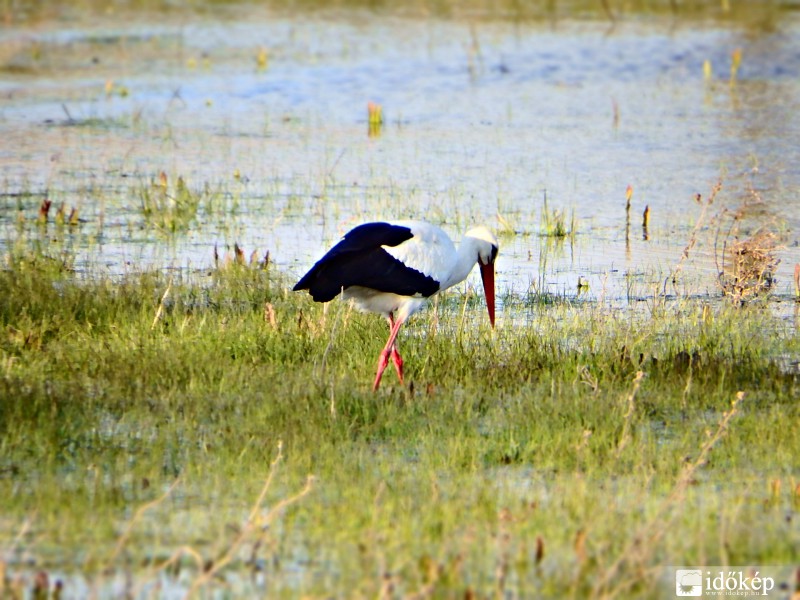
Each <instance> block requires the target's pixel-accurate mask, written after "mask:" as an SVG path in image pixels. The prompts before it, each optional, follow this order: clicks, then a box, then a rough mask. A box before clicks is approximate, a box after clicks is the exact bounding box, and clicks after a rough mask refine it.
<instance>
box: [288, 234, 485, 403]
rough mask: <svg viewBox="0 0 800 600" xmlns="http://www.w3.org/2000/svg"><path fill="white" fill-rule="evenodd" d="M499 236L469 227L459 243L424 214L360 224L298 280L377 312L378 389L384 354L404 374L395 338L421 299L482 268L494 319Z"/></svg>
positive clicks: (326, 296) (327, 296) (319, 296)
mask: <svg viewBox="0 0 800 600" xmlns="http://www.w3.org/2000/svg"><path fill="white" fill-rule="evenodd" d="M497 251H498V245H497V239H496V238H495V236H494V235H493V234H492V232H491V231H489V230H488V229H487V228H486V227H483V226H479V227H475V228H473V229H470V230H469V231H468V232H467V233H466V234H465V235H464V239H463V240H462V242H461V245H460V246H459V248H458V249H456V247H455V245H454V244H453V242H452V240H451V239H450V238H449V237H448V235H447V234H446V233H445V232H444V231H443V230H442V229H440V228H439V227H436V226H435V225H431V224H430V223H425V222H423V221H396V222H392V223H385V222H380V223H365V224H364V225H359V226H358V227H356V228H355V229H353V230H351V231H350V232H348V233H347V234H345V236H344V238H343V239H342V240H341V241H340V242H339V243H338V244H337V245H336V246H334V247H333V248H331V250H330V251H329V252H328V253H327V254H326V255H325V256H323V257H322V258H321V259H320V260H319V261H318V262H317V263H316V264H315V265H314V266H313V267H312V268H311V270H310V271H309V272H308V273H306V275H305V276H303V278H302V279H300V281H299V282H298V283H297V285H295V287H294V290H308V291H309V293H310V294H311V296H312V297H313V298H314V300H316V301H318V302H328V301H329V300H332V299H333V298H335V297H336V296H337V295H339V294H340V293H342V294H343V297H345V298H348V299H351V300H353V302H354V303H355V305H356V306H357V307H358V308H359V309H361V310H364V311H369V312H375V313H379V314H382V315H383V316H384V317H386V319H387V320H388V321H389V327H390V333H389V339H388V341H387V342H386V346H385V347H384V349H383V351H382V352H381V356H380V359H379V361H378V371H377V373H376V375H375V381H374V383H373V389H376V390H377V389H378V386H379V385H380V381H381V376H382V375H383V371H384V370H385V368H386V366H387V364H388V362H389V357H390V356H391V357H392V360H393V362H394V365H395V369H396V371H397V375H398V377H399V378H400V382H401V383H402V381H403V361H402V358H400V354H399V353H398V351H397V345H396V337H397V333H398V331H399V330H400V327H401V326H402V324H403V323H404V322H405V321H406V320H407V319H408V317H410V316H411V315H412V314H414V313H415V312H417V311H418V310H419V309H420V308H422V306H423V305H424V304H425V300H426V299H427V298H430V297H431V296H433V295H434V294H436V293H438V292H440V291H442V290H445V289H447V288H449V287H452V286H453V285H455V284H457V283H459V282H461V281H463V280H464V279H466V278H467V276H468V275H469V273H470V271H472V268H473V267H474V266H475V264H476V263H477V264H478V265H479V266H480V269H481V277H482V279H483V286H484V293H485V296H486V305H487V308H488V311H489V320H490V322H491V324H492V326H494V261H495V258H496V257H497Z"/></svg>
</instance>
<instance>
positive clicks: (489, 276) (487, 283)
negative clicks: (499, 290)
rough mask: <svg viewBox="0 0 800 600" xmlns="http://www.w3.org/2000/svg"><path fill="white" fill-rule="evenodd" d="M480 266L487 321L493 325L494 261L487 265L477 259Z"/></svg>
mask: <svg viewBox="0 0 800 600" xmlns="http://www.w3.org/2000/svg"><path fill="white" fill-rule="evenodd" d="M478 266H479V267H480V268H481V279H482V280H483V293H484V295H485V296H486V308H487V309H488V310H489V322H490V323H491V324H492V327H494V263H493V262H490V263H489V264H488V265H485V264H483V263H482V262H481V261H478Z"/></svg>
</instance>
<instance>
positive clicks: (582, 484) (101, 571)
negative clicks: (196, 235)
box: [0, 253, 800, 597]
mask: <svg viewBox="0 0 800 600" xmlns="http://www.w3.org/2000/svg"><path fill="white" fill-rule="evenodd" d="M291 283H292V282H287V281H285V280H284V279H283V278H282V276H281V274H279V273H275V272H273V271H271V270H270V269H269V268H262V267H261V266H253V267H248V266H244V265H229V266H227V267H225V268H220V269H212V270H210V271H209V273H208V274H207V275H204V276H196V277H191V278H187V279H184V280H181V279H180V278H178V277H175V278H173V279H169V278H168V276H165V275H162V274H158V273H145V274H135V275H131V276H129V277H127V278H126V279H125V280H123V281H110V280H96V279H90V280H81V278H80V277H79V276H77V275H75V274H74V273H72V272H70V271H69V270H67V269H64V266H63V263H62V262H61V261H54V260H51V259H48V258H47V257H45V256H42V255H40V254H30V253H18V254H13V255H12V256H10V257H7V263H6V265H4V268H3V270H2V271H1V272H0V289H2V290H3V293H2V294H0V319H2V323H1V325H2V326H1V327H0V367H2V378H0V497H2V498H3V499H4V509H3V512H2V516H0V552H1V553H0V563H2V565H3V568H4V570H5V578H4V581H5V582H4V583H0V586H3V589H4V592H5V593H7V594H12V597H13V594H15V593H19V592H21V591H22V590H27V589H29V588H30V587H31V586H33V583H32V582H33V574H34V573H36V572H39V571H41V572H45V573H48V574H50V577H51V580H53V579H55V578H60V579H61V580H62V581H63V582H64V586H65V587H64V591H65V592H66V593H70V592H71V593H73V594H77V595H80V590H82V589H84V588H82V587H81V586H89V589H92V588H93V589H94V590H95V591H96V592H98V593H100V594H103V593H107V592H109V590H112V591H113V590H115V589H118V588H119V587H120V586H122V589H123V590H128V591H130V592H131V593H133V594H134V595H135V594H143V593H149V592H152V591H154V590H156V589H157V588H156V587H153V586H161V589H165V590H169V589H172V586H174V587H175V589H178V590H187V591H188V590H191V589H199V588H202V589H204V590H206V591H213V592H214V593H215V594H216V595H217V596H219V597H226V596H228V595H230V596H235V595H237V594H239V593H246V592H250V593H260V594H269V595H281V594H285V595H286V596H287V597H288V596H297V595H299V594H307V595H310V596H314V597H316V596H320V597H322V596H326V597H327V596H331V595H333V596H364V597H375V596H380V595H384V596H386V597H392V596H398V597H399V596H405V595H409V594H413V593H420V594H422V595H423V596H425V595H435V596H437V597H438V596H447V597H449V596H465V595H468V594H470V593H475V594H478V595H480V596H489V595H493V594H495V593H500V594H503V593H510V594H515V595H536V596H549V597H564V596H565V595H570V594H571V595H573V596H575V597H584V596H585V595H586V594H587V593H591V594H593V595H595V596H603V595H606V596H617V597H643V596H647V597H651V596H652V595H653V594H656V595H658V594H661V593H662V592H664V590H665V589H666V591H667V592H669V591H670V590H669V588H668V587H667V588H664V587H663V585H662V584H663V581H661V579H660V572H659V568H660V567H664V566H667V565H681V564H738V565H746V564H772V565H785V564H789V563H790V561H792V560H794V559H796V551H797V547H798V543H800V534H799V533H798V530H797V527H796V525H794V524H793V516H794V514H795V512H796V510H797V508H798V506H799V505H800V496H799V495H798V494H800V488H798V476H799V475H800V473H798V466H797V460H796V457H797V456H800V440H798V437H797V436H796V434H795V432H794V426H793V424H794V423H797V422H798V417H799V416H800V415H798V404H797V397H798V382H797V377H796V374H795V371H796V369H793V368H791V367H790V365H791V364H792V361H793V359H792V358H791V357H795V356H797V353H798V342H797V341H796V338H795V336H794V335H793V332H791V331H787V330H786V329H785V327H784V326H783V325H781V324H779V323H776V322H775V321H774V320H773V317H771V316H770V313H769V311H768V310H766V309H765V308H764V306H755V305H754V306H749V307H744V308H737V309H734V308H730V307H729V306H728V304H723V303H720V304H719V305H716V304H709V303H705V302H699V301H698V302H695V301H688V300H684V301H675V302H670V303H663V304H660V305H659V307H658V310H652V311H649V312H647V313H646V314H642V313H641V312H634V311H633V310H632V309H631V310H630V311H622V312H620V311H614V312H611V311H610V310H606V309H604V308H603V307H602V306H600V305H594V304H582V305H580V306H572V305H570V304H569V303H568V302H555V303H551V304H542V305H537V306H535V307H533V308H528V309H522V310H529V311H531V314H530V319H528V321H529V323H530V324H529V325H527V326H525V327H522V326H517V325H513V323H514V322H515V320H514V319H512V318H511V316H510V315H506V316H505V317H504V318H502V319H500V322H499V327H498V329H497V330H496V331H494V332H493V331H491V330H490V329H489V328H488V325H486V324H485V323H484V321H485V318H484V315H483V311H484V308H483V307H482V306H480V305H479V304H477V303H473V302H468V303H466V308H464V304H463V297H461V296H460V295H459V294H458V293H454V294H451V295H450V296H448V297H447V298H445V299H444V301H442V302H440V303H439V304H438V305H437V306H436V307H431V309H430V310H428V311H427V312H425V313H423V314H421V315H420V316H418V317H417V318H416V320H415V321H414V323H413V324H411V326H410V327H409V328H408V330H407V332H406V333H405V335H404V336H403V338H402V340H401V347H402V351H403V355H404V358H405V360H406V367H407V376H408V380H409V381H410V382H411V384H410V385H409V386H407V387H406V388H405V389H403V388H400V387H398V386H397V384H396V379H394V374H393V373H390V372H387V376H386V378H385V379H386V381H385V382H384V387H383V388H382V389H381V390H380V392H379V393H377V394H373V393H372V392H371V391H370V384H371V381H372V374H373V370H374V366H375V361H376V359H377V355H378V353H379V351H380V348H381V347H382V344H383V342H384V338H385V334H386V331H385V323H383V322H382V320H381V319H379V318H377V317H375V316H369V315H361V314H358V313H354V312H352V311H351V310H350V309H349V308H348V307H347V306H346V305H345V304H343V303H333V304H332V305H331V306H330V307H329V308H328V310H327V311H323V309H322V307H321V306H319V305H315V304H314V303H313V302H311V301H310V299H308V298H307V297H306V296H305V295H301V294H293V293H291V292H289V291H288V288H290V284H291ZM462 309H463V310H462ZM740 392H741V394H740ZM309 475H313V478H311V479H309ZM79 582H80V583H79ZM120 582H122V583H120ZM193 586H195V587H194V588H193ZM243 591H244V592H243Z"/></svg>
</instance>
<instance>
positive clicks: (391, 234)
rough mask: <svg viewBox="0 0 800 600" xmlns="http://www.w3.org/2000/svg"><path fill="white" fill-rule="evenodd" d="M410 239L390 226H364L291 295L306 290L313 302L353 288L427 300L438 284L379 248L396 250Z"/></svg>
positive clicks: (406, 231)
mask: <svg viewBox="0 0 800 600" xmlns="http://www.w3.org/2000/svg"><path fill="white" fill-rule="evenodd" d="M412 237H413V233H412V232H411V229H409V228H408V227H402V226H400V225H392V224H391V223H365V224H364V225H359V226H358V227H356V228H355V229H353V230H351V231H349V232H348V233H347V234H346V235H345V236H344V238H342V240H341V241H340V242H339V243H338V244H336V245H335V246H334V247H333V248H331V249H330V251H329V252H328V253H327V254H326V255H325V256H323V257H322V258H321V259H320V260H319V261H317V264H315V265H314V266H313V267H312V268H311V270H310V271H309V272H308V273H306V274H305V275H304V276H303V278H302V279H300V281H298V282H297V285H295V286H294V288H293V289H294V291H298V290H308V291H309V293H310V294H311V297H312V298H314V300H315V301H317V302H328V301H329V300H333V299H334V298H335V297H336V296H338V295H339V293H340V292H341V291H342V289H347V288H349V287H351V286H354V285H360V286H363V287H366V288H370V289H374V290H377V291H379V292H389V293H393V294H399V295H401V296H413V295H415V294H420V295H422V296H425V297H428V296H432V295H433V294H435V293H436V292H438V291H439V282H438V281H436V280H435V279H433V278H432V277H429V276H428V275H425V274H424V273H422V272H420V271H417V270H416V269H412V268H410V267H407V266H406V265H404V264H403V263H402V262H400V261H399V260H397V259H396V258H394V257H393V256H392V255H391V254H389V253H388V252H386V250H384V249H383V248H382V246H398V245H400V244H402V243H403V242H405V241H406V240H409V239H411V238H412Z"/></svg>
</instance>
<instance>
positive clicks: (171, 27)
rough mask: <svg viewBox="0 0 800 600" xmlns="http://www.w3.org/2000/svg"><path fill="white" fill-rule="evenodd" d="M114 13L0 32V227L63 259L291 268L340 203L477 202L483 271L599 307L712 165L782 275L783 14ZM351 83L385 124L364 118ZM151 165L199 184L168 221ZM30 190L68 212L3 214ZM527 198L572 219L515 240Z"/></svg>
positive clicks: (793, 189)
mask: <svg viewBox="0 0 800 600" xmlns="http://www.w3.org/2000/svg"><path fill="white" fill-rule="evenodd" d="M121 16H122V15H117V16H114V15H112V16H110V17H107V18H105V19H103V20H101V21H100V23H97V22H96V21H95V22H94V24H91V25H90V24H88V23H87V22H85V21H84V20H82V19H80V18H78V17H74V18H73V19H70V20H67V21H66V22H64V21H62V20H58V19H55V20H52V21H50V20H46V19H45V20H43V21H37V22H35V23H34V24H29V25H22V26H16V27H13V28H6V29H4V30H3V31H2V34H1V35H0V57H2V63H0V64H2V66H0V69H1V70H0V73H2V78H0V94H2V96H1V97H2V101H1V102H0V137H2V139H3V140H4V142H3V145H2V149H1V150H0V176H2V182H3V183H2V185H3V189H2V192H3V193H4V196H3V200H2V201H1V202H2V206H3V211H2V215H0V223H1V224H0V227H2V231H3V235H2V240H0V243H1V244H2V245H3V246H8V245H9V243H10V242H11V241H12V240H14V239H16V238H18V237H20V236H27V237H37V236H39V237H44V238H45V242H46V243H53V240H56V242H57V244H56V247H57V248H58V249H61V248H63V247H64V246H67V247H69V248H70V249H71V250H74V251H77V253H78V260H77V262H76V266H77V267H78V268H79V269H83V270H87V271H90V272H97V271H99V272H101V273H110V274H119V273H123V272H125V271H127V270H130V269H131V268H140V267H142V266H155V267H158V268H169V267H173V268H181V269H183V268H189V269H195V268H204V267H208V265H210V264H212V262H213V252H214V246H215V245H218V246H219V247H220V248H227V249H228V252H230V249H231V248H232V246H233V244H234V242H237V243H238V244H239V245H240V246H241V247H243V248H244V249H245V251H246V252H247V253H249V252H250V251H251V250H252V249H258V250H259V251H260V252H264V251H266V250H269V251H270V257H271V260H272V261H273V262H274V263H275V264H277V265H278V266H280V267H281V268H283V269H285V270H287V271H289V272H290V273H292V274H295V275H299V274H301V273H302V272H303V270H304V269H306V268H307V267H308V266H309V265H310V264H312V263H313V261H314V260H315V259H316V258H318V257H319V256H320V255H321V254H322V253H323V252H324V250H325V249H326V247H328V246H329V245H330V244H331V243H333V242H334V241H335V239H336V238H337V237H338V236H339V235H341V234H342V233H343V232H344V231H346V230H347V229H348V228H349V227H351V226H352V225H354V224H356V223H358V222H361V221H364V220H373V219H381V218H393V217H414V218H425V219H429V220H431V221H433V222H436V223H441V224H444V226H445V227H446V228H447V229H448V230H449V231H450V232H451V234H453V235H454V236H458V235H459V234H460V231H461V230H463V229H464V228H466V227H467V226H468V225H469V224H471V223H473V222H481V221H482V222H486V223H488V224H489V225H491V226H493V227H495V228H496V229H498V230H500V231H501V245H502V252H501V258H500V260H499V263H498V269H499V278H498V279H499V285H500V288H501V290H500V291H501V292H503V291H511V292H517V293H524V292H526V291H527V290H529V289H530V288H531V287H532V286H533V287H534V288H535V289H536V290H538V291H545V292H549V293H555V294H559V295H565V296H572V295H574V294H575V293H576V288H577V282H578V280H579V278H583V279H584V280H586V281H588V283H589V285H590V287H589V290H588V292H587V297H588V298H590V299H598V300H604V301H610V302H613V303H615V304H618V303H619V304H625V303H626V302H627V301H628V300H629V299H631V298H634V299H635V298H642V297H647V296H648V295H650V294H652V293H654V292H653V290H654V289H656V286H657V285H659V282H663V281H664V280H665V279H666V278H667V276H668V275H669V273H670V271H671V270H672V269H673V268H674V267H675V266H676V265H677V264H678V263H679V262H680V257H681V253H682V250H683V248H684V246H685V245H686V244H687V242H688V240H689V238H690V237H691V230H692V227H693V226H694V224H695V221H696V220H697V219H698V217H699V215H700V208H701V207H700V206H699V205H698V204H696V203H695V202H694V200H693V198H694V196H695V195H696V194H698V193H700V194H703V195H704V196H707V195H708V193H709V192H710V189H711V187H712V186H713V185H714V183H715V182H716V181H717V180H719V179H721V180H722V181H723V191H722V192H721V194H720V195H719V196H718V198H717V202H716V203H715V205H714V206H713V207H712V208H711V209H710V210H709V213H708V215H707V217H709V218H710V217H711V216H713V215H715V214H717V213H718V212H719V211H720V210H721V209H722V207H723V206H729V207H736V206H738V205H739V204H740V203H741V202H742V201H743V200H745V199H748V198H750V197H751V196H752V194H751V192H750V190H751V189H752V190H755V191H756V192H757V193H758V195H759V196H760V199H761V201H762V203H761V204H760V206H759V209H758V211H757V212H758V221H760V222H769V223H771V224H772V225H773V227H774V229H775V230H776V232H778V233H780V234H781V235H782V239H781V241H782V243H783V245H784V246H786V247H785V248H784V249H783V250H782V251H781V252H780V258H781V264H780V266H779V270H778V273H777V288H776V291H777V292H778V294H779V296H780V295H782V296H785V297H788V296H790V295H791V294H793V289H794V288H793V283H792V270H793V267H794V264H795V263H796V262H798V260H800V257H799V256H798V250H797V234H796V230H797V224H798V222H799V221H800V212H798V205H797V201H796V198H797V190H798V183H800V181H799V180H800V175H799V174H798V172H797V170H796V169H795V168H794V165H795V162H796V158H797V155H796V151H795V148H796V140H797V139H798V116H797V115H798V114H799V113H798V110H797V109H798V99H799V98H800V90H799V89H798V78H797V73H798V68H799V67H800V50H798V48H797V46H796V44H793V42H792V40H793V39H795V38H796V35H797V33H798V24H799V23H800V21H798V18H797V15H796V14H794V13H792V12H786V13H785V14H782V15H781V18H780V19H779V21H778V23H779V24H778V25H775V26H774V27H770V28H767V29H759V28H748V27H746V26H745V24H743V23H737V22H734V23H732V24H730V23H724V24H720V23H719V22H717V21H705V20H693V21H686V22H682V21H681V20H680V19H675V18H673V17H656V16H651V17H650V18H644V17H641V16H640V17H639V18H631V19H628V20H620V21H617V22H616V23H615V24H610V22H609V21H607V20H603V19H590V20H577V19H568V18H561V19H555V20H530V21H515V20H504V19H494V20H486V21H481V20H466V19H444V18H442V19H440V18H416V17H402V16H397V15H396V14H383V13H379V12H370V11H367V10H361V9H352V10H339V11H335V12H334V11H327V12H325V11H313V10H312V11H308V12H303V13H300V14H295V15H287V14H286V13H285V12H283V11H271V10H268V9H263V8H258V9H256V8H253V7H249V6H247V5H244V6H241V5H234V6H228V7H225V9H224V10H223V9H222V8H221V7H217V8H216V10H210V11H209V12H208V13H205V14H193V15H191V16H186V15H174V14H173V15H166V16H165V15H148V14H146V12H145V13H138V14H137V15H135V17H133V16H132V15H124V17H125V18H120V17H121ZM262 48H263V49H264V51H265V52H266V54H265V56H266V61H265V62H262V63H261V64H259V62H258V55H259V52H260V49H262ZM735 49H741V51H742V57H743V58H742V63H741V68H740V70H739V72H738V76H737V80H736V82H735V85H729V82H728V78H729V72H730V71H729V69H730V65H731V60H732V59H731V56H732V53H733V52H734V50H735ZM705 60H708V61H710V64H711V66H712V72H713V75H712V77H711V79H710V80H705V79H704V72H703V63H704V61H705ZM370 101H372V102H377V103H379V104H381V105H382V107H383V111H384V119H385V122H384V125H383V127H382V128H381V129H380V132H379V134H378V135H372V136H370V135H368V124H367V111H366V106H367V103H368V102H370ZM162 171H163V172H165V173H166V174H167V176H168V178H169V181H170V182H174V181H175V180H176V179H177V177H179V176H180V177H182V178H183V179H184V180H185V181H186V182H187V184H188V186H189V187H190V189H193V190H202V189H203V188H204V186H208V187H209V188H210V189H211V190H214V191H215V192H216V195H215V196H214V200H213V202H212V201H209V202H204V203H201V206H200V208H199V210H198V214H197V218H196V219H195V220H193V221H192V222H191V224H190V225H189V227H188V230H186V231H184V232H179V233H177V234H175V235H165V234H164V233H163V232H160V231H159V230H158V228H157V227H153V226H152V225H149V224H148V223H147V221H146V220H145V218H144V216H143V211H142V201H141V190H142V189H147V188H148V186H150V185H151V182H153V181H154V180H156V179H157V178H158V175H159V173H161V172H162ZM628 185H631V186H632V187H633V190H634V194H633V198H632V207H631V212H630V227H629V229H628V231H629V233H628V235H627V236H626V212H625V190H626V187H627V186H628ZM45 196H47V197H48V198H50V199H51V200H52V201H53V202H54V209H53V211H55V207H56V206H58V205H60V204H62V203H63V204H64V205H65V207H66V208H67V210H69V208H71V207H73V206H75V207H78V208H79V214H80V217H81V219H82V221H83V222H82V224H81V225H80V226H79V227H78V228H74V229H73V230H71V233H70V232H66V233H62V234H61V235H59V234H58V232H56V231H55V228H54V226H52V225H51V226H50V229H48V231H47V232H46V234H42V232H41V230H37V231H38V233H36V232H32V228H30V227H28V228H23V227H21V226H19V225H18V222H19V221H18V219H19V216H18V210H20V209H21V210H22V213H23V215H24V217H25V218H26V219H28V220H29V221H33V220H34V219H35V216H36V213H37V210H38V207H39V204H40V202H41V200H42V198H43V197H45ZM545 198H546V200H547V206H548V207H549V209H551V210H559V211H562V212H563V213H565V214H567V215H570V216H572V215H574V219H575V224H576V235H575V236H574V237H573V238H569V239H567V240H564V241H563V242H559V241H557V240H553V239H552V238H544V237H542V236H541V235H540V233H541V230H542V225H541V219H542V214H543V205H544V200H545ZM645 206H649V207H650V226H649V228H648V231H647V234H648V239H644V235H643V233H644V232H643V231H642V216H641V215H642V211H643V210H644V207H645ZM498 215H500V217H499V218H498ZM568 222H569V219H568ZM718 228H719V227H717V226H715V225H713V224H712V225H711V226H710V227H709V228H707V229H705V230H703V231H702V232H701V234H700V239H699V240H698V247H697V248H696V249H694V250H693V252H692V254H691V259H692V260H690V261H688V263H687V265H686V266H687V267H688V268H686V269H685V271H684V278H685V281H686V283H685V285H684V289H685V290H686V291H688V292H690V293H693V294H701V295H702V294H706V293H708V294H711V295H715V294H717V293H718V288H717V286H716V278H715V273H716V267H715V265H714V261H713V254H714V252H713V243H714V234H715V232H716V229H718ZM725 230H727V225H725V226H724V228H723V233H724V231H725ZM626 237H627V241H626ZM626 274H628V276H626ZM631 275H632V277H631ZM632 281H633V282H634V285H631V282H632ZM637 281H639V282H640V283H638V284H637V283H636V282H637ZM786 304H787V305H788V303H786Z"/></svg>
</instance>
